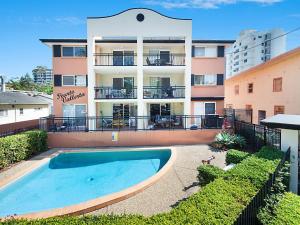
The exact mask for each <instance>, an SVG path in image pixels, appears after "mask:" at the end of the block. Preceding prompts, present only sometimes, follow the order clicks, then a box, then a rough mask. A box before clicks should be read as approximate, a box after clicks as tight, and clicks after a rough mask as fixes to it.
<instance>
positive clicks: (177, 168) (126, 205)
mask: <svg viewBox="0 0 300 225" xmlns="http://www.w3.org/2000/svg"><path fill="white" fill-rule="evenodd" d="M175 149H176V151H177V158H176V161H175V163H174V164H173V166H172V168H171V169H170V170H169V171H168V172H167V174H165V175H164V176H163V177H162V178H161V179H160V180H159V181H158V182H156V183H155V184H153V185H152V186H151V187H149V188H147V189H146V190H144V191H143V192H141V193H138V194H137V195H135V196H133V197H131V198H128V199H126V200H124V201H121V202H118V203H116V204H113V205H110V206H107V207H105V208H102V209H99V210H96V211H94V212H91V213H89V214H92V215H97V214H104V213H106V214H112V213H113V214H124V213H134V214H143V215H146V216H148V215H152V214H156V213H159V212H166V211H169V210H170V209H171V208H172V207H174V206H176V205H177V204H178V203H179V202H180V200H183V199H185V198H187V197H188V196H190V195H191V194H193V193H195V192H197V191H198V189H199V186H198V180H197V175H198V172H197V167H198V166H199V165H201V164H202V162H201V161H202V160H203V159H207V158H208V157H209V156H211V155H214V156H215V157H216V158H215V159H214V160H212V163H211V164H212V165H216V166H219V167H221V168H223V167H225V154H226V153H225V152H216V151H212V150H211V149H210V147H209V146H208V145H188V146H176V147H175Z"/></svg>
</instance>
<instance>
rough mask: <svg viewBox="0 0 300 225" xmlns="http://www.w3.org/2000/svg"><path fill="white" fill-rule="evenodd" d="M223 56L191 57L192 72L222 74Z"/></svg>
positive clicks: (223, 66)
mask: <svg viewBox="0 0 300 225" xmlns="http://www.w3.org/2000/svg"><path fill="white" fill-rule="evenodd" d="M224 73H225V58H224V57H223V58H204V57H198V58H192V74H199V75H200V74H224Z"/></svg>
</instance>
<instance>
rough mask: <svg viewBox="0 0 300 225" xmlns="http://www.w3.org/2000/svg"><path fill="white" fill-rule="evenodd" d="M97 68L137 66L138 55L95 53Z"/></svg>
mask: <svg viewBox="0 0 300 225" xmlns="http://www.w3.org/2000/svg"><path fill="white" fill-rule="evenodd" d="M94 59H95V61H94V63H95V64H94V65H95V66H135V65H136V54H126V53H124V54H122V55H116V54H113V53H95V54H94Z"/></svg>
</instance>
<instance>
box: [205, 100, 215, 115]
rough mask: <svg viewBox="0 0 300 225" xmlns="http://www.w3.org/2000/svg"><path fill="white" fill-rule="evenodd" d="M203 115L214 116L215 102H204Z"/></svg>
mask: <svg viewBox="0 0 300 225" xmlns="http://www.w3.org/2000/svg"><path fill="white" fill-rule="evenodd" d="M204 105H205V115H209V114H216V103H215V102H205V104H204Z"/></svg>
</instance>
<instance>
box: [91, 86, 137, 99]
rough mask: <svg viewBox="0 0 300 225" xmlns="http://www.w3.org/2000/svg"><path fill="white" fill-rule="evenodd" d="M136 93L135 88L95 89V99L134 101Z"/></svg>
mask: <svg viewBox="0 0 300 225" xmlns="http://www.w3.org/2000/svg"><path fill="white" fill-rule="evenodd" d="M136 93H137V90H136V87H133V88H127V89H126V88H124V89H115V88H113V87H95V99H136V98H137V97H136Z"/></svg>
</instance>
